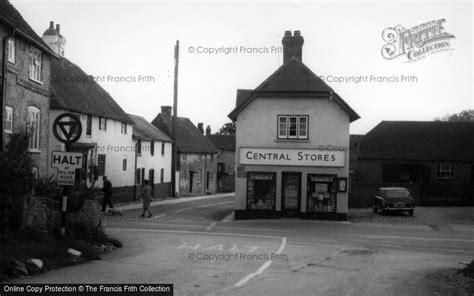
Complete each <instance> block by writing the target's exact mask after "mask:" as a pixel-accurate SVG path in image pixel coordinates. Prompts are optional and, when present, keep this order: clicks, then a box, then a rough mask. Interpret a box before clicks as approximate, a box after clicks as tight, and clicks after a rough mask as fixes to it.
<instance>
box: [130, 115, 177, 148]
mask: <svg viewBox="0 0 474 296" xmlns="http://www.w3.org/2000/svg"><path fill="white" fill-rule="evenodd" d="M127 115H128V117H130V119H132V120H133V136H134V137H135V138H138V139H145V140H154V141H162V142H171V138H170V137H168V136H167V135H166V134H165V133H164V132H162V131H160V130H159V129H158V128H157V127H156V126H154V125H153V124H151V123H149V122H148V121H147V120H146V119H145V118H143V117H141V116H138V115H133V114H127Z"/></svg>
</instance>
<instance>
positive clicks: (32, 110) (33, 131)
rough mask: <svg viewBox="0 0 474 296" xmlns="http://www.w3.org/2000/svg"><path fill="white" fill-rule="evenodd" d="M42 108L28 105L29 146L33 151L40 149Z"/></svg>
mask: <svg viewBox="0 0 474 296" xmlns="http://www.w3.org/2000/svg"><path fill="white" fill-rule="evenodd" d="M40 125H41V124H40V110H39V109H38V108H36V107H31V106H30V107H28V119H27V127H28V136H29V139H28V140H29V148H30V150H33V151H38V150H39V146H40V145H39V143H40Z"/></svg>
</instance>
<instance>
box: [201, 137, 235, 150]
mask: <svg viewBox="0 0 474 296" xmlns="http://www.w3.org/2000/svg"><path fill="white" fill-rule="evenodd" d="M206 137H207V138H208V139H209V140H211V142H212V143H213V144H214V145H215V146H216V147H217V148H218V149H222V150H227V151H235V135H208V136H206Z"/></svg>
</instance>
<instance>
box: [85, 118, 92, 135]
mask: <svg viewBox="0 0 474 296" xmlns="http://www.w3.org/2000/svg"><path fill="white" fill-rule="evenodd" d="M91 135H92V115H87V121H86V136H91Z"/></svg>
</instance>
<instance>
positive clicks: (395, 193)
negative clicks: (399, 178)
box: [386, 189, 410, 197]
mask: <svg viewBox="0 0 474 296" xmlns="http://www.w3.org/2000/svg"><path fill="white" fill-rule="evenodd" d="M386 196H387V197H409V196H410V192H409V191H408V190H405V189H395V190H388V191H387V195H386Z"/></svg>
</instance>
